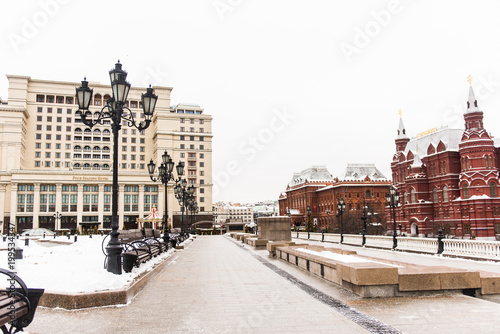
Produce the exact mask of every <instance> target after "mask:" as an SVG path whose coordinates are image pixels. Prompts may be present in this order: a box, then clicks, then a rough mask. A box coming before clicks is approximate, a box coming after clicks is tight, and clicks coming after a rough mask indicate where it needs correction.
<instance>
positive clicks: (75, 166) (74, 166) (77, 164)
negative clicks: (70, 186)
mask: <svg viewBox="0 0 500 334" xmlns="http://www.w3.org/2000/svg"><path fill="white" fill-rule="evenodd" d="M73 168H76V169H79V168H81V165H80V164H79V163H76V164H74V165H73Z"/></svg>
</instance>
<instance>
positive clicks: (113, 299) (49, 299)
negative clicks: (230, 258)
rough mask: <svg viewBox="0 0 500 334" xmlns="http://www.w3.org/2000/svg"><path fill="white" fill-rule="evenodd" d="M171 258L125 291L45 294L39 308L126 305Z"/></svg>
mask: <svg viewBox="0 0 500 334" xmlns="http://www.w3.org/2000/svg"><path fill="white" fill-rule="evenodd" d="M171 258H172V256H169V257H168V258H166V259H165V260H164V261H163V262H161V263H159V264H158V265H156V266H155V267H154V268H153V269H152V270H150V271H148V272H146V273H143V274H141V275H140V276H138V277H136V278H135V280H134V283H132V285H130V286H129V287H128V288H126V289H120V290H107V291H96V292H88V293H68V294H65V293H57V292H45V293H44V294H43V296H42V298H40V302H39V303H38V305H39V306H43V307H48V308H56V307H57V308H62V309H67V310H76V309H85V308H93V307H102V306H115V305H126V304H128V303H129V302H130V301H131V300H132V299H133V298H134V297H135V296H136V295H137V294H138V293H139V292H141V291H142V289H144V287H145V286H146V285H147V284H148V283H149V282H151V281H152V280H153V279H155V278H156V276H158V274H159V273H160V272H161V271H162V270H163V269H164V268H165V267H166V266H167V265H168V263H169V262H170V260H171ZM103 270H104V269H103Z"/></svg>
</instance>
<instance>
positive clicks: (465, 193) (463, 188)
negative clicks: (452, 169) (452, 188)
mask: <svg viewBox="0 0 500 334" xmlns="http://www.w3.org/2000/svg"><path fill="white" fill-rule="evenodd" d="M462 191H463V194H464V199H469V186H468V185H467V183H465V184H464V185H463V186H462Z"/></svg>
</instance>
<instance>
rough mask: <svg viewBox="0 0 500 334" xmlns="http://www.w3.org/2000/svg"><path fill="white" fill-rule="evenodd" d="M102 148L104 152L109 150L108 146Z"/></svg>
mask: <svg viewBox="0 0 500 334" xmlns="http://www.w3.org/2000/svg"><path fill="white" fill-rule="evenodd" d="M102 150H103V151H104V152H109V151H110V150H109V147H108V146H104V147H103V148H102Z"/></svg>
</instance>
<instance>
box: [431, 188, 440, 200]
mask: <svg viewBox="0 0 500 334" xmlns="http://www.w3.org/2000/svg"><path fill="white" fill-rule="evenodd" d="M438 199H439V197H438V190H437V188H434V189H432V200H433V201H434V203H437V202H438Z"/></svg>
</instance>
